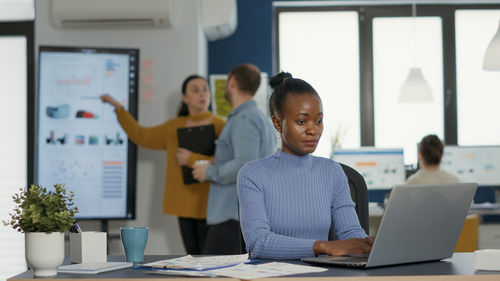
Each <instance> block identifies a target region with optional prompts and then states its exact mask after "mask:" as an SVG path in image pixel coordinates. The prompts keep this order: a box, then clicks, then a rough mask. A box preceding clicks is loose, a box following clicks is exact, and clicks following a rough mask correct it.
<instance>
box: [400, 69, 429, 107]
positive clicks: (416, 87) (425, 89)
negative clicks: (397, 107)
mask: <svg viewBox="0 0 500 281" xmlns="http://www.w3.org/2000/svg"><path fill="white" fill-rule="evenodd" d="M399 101H400V102H431V101H433V98H432V91H431V87H429V84H428V83H427V81H425V79H424V76H423V75H422V70H421V69H420V68H410V74H409V75H408V78H406V81H405V83H404V84H403V87H401V93H400V95H399Z"/></svg>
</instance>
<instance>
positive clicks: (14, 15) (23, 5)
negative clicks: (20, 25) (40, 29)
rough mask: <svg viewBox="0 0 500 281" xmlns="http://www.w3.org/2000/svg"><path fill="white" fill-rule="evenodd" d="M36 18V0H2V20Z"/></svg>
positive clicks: (0, 6)
mask: <svg viewBox="0 0 500 281" xmlns="http://www.w3.org/2000/svg"><path fill="white" fill-rule="evenodd" d="M34 19H35V0H0V21H20V20H23V21H24V20H34Z"/></svg>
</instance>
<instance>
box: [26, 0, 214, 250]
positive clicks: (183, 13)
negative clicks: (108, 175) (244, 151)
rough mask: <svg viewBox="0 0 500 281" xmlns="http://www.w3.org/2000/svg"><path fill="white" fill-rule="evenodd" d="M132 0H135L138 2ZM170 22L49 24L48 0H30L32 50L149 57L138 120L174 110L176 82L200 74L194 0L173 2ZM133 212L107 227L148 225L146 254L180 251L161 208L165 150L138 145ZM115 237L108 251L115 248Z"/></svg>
mask: <svg viewBox="0 0 500 281" xmlns="http://www.w3.org/2000/svg"><path fill="white" fill-rule="evenodd" d="M140 4H142V3H140V1H138V5H140ZM174 4H175V5H174V9H175V11H174V13H175V22H174V25H173V27H172V28H150V29H148V28H142V29H139V28H134V29H130V28H129V29H111V30H109V29H108V30H96V29H93V30H92V29H88V30H74V29H66V30H61V29H55V28H54V27H53V26H52V25H51V23H50V1H49V0H39V1H36V20H35V34H36V36H35V50H38V46H39V45H58V46H59V45H68V46H95V47H99V46H102V47H130V48H139V49H140V57H141V60H142V59H152V60H153V61H154V75H155V84H154V100H153V102H142V101H140V102H139V118H138V119H139V122H140V123H141V124H142V125H144V126H152V125H157V124H159V123H162V122H164V121H166V120H167V119H170V118H173V117H175V115H176V110H177V106H178V104H179V102H180V95H181V90H180V88H181V83H182V81H183V79H184V78H185V77H187V76H188V75H189V74H192V73H198V74H201V75H206V72H207V42H206V39H205V37H204V35H203V32H202V29H201V24H200V17H199V15H200V13H201V12H200V8H201V4H200V3H199V0H192V1H182V0H175V3H174ZM137 165H138V166H137V199H136V204H137V213H136V214H137V216H136V217H137V218H136V220H130V221H111V222H110V227H109V228H110V233H111V234H118V233H119V228H120V227H122V226H124V225H129V226H148V227H149V228H150V233H149V240H148V244H147V247H146V254H183V253H184V247H183V245H182V240H181V237H180V232H179V228H178V225H177V218H176V217H173V216H167V215H164V214H163V213H162V200H163V188H164V183H165V181H164V180H165V165H166V155H165V151H160V150H148V149H143V148H139V150H138V163H137ZM82 227H83V228H84V230H99V227H100V225H99V223H98V222H97V221H89V222H82ZM121 253H123V249H122V246H121V242H120V241H119V240H118V239H115V240H113V241H112V243H111V245H110V254H121Z"/></svg>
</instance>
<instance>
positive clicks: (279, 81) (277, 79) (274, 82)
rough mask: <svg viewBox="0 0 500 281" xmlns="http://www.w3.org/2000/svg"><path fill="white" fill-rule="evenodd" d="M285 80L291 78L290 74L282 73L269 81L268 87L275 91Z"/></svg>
mask: <svg viewBox="0 0 500 281" xmlns="http://www.w3.org/2000/svg"><path fill="white" fill-rule="evenodd" d="M287 78H292V74H290V73H288V72H283V71H282V72H280V73H278V74H276V75H274V76H273V77H271V78H270V79H269V86H271V88H273V89H274V90H276V89H277V88H278V87H280V86H281V85H282V84H283V82H284V81H285V79H287Z"/></svg>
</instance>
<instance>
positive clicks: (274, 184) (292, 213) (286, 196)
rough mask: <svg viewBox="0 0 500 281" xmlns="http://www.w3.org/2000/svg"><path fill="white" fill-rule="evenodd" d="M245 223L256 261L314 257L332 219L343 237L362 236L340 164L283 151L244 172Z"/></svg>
mask: <svg viewBox="0 0 500 281" xmlns="http://www.w3.org/2000/svg"><path fill="white" fill-rule="evenodd" d="M237 186H238V196H239V201H240V223H241V229H242V231H243V237H244V238H245V242H246V247H247V251H248V252H250V254H251V256H252V257H253V258H270V259H298V258H303V257H311V256H313V255H314V253H313V245H314V242H315V241H317V240H328V231H329V229H330V225H331V221H332V219H333V221H334V223H335V233H336V234H337V237H338V238H339V239H348V238H362V237H366V236H367V235H366V233H365V232H364V230H363V229H362V228H361V226H360V225H359V221H358V217H357V215H356V211H355V209H354V203H353V202H352V199H351V195H350V192H349V186H348V183H347V177H346V175H345V174H344V172H343V170H342V168H341V167H340V165H339V164H338V163H336V162H334V161H332V160H330V159H326V158H321V157H315V156H311V155H305V156H295V155H292V154H287V153H284V152H282V151H281V150H278V151H277V152H276V153H274V154H273V155H271V156H270V157H267V158H263V159H259V160H256V161H253V162H249V163H247V164H246V165H245V166H243V167H242V168H241V169H240V171H239V174H238V180H237Z"/></svg>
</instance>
